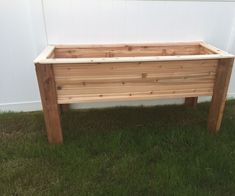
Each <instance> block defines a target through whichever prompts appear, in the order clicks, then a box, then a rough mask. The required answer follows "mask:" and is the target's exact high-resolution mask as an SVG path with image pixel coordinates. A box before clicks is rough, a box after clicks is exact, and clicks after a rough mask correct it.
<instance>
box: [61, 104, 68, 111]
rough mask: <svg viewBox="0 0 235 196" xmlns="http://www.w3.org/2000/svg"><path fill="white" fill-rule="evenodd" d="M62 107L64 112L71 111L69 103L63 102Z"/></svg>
mask: <svg viewBox="0 0 235 196" xmlns="http://www.w3.org/2000/svg"><path fill="white" fill-rule="evenodd" d="M60 109H61V111H62V112H68V111H69V104H61V105H60Z"/></svg>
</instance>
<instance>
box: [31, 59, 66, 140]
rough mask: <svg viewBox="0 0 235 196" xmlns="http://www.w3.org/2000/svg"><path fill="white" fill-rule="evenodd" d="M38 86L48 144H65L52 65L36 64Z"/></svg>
mask: <svg viewBox="0 0 235 196" xmlns="http://www.w3.org/2000/svg"><path fill="white" fill-rule="evenodd" d="M35 68H36V73H37V79H38V85H39V90H40V95H41V101H42V107H43V113H44V119H45V124H46V129H47V138H48V142H49V143H51V144H61V143H63V135H62V128H61V122H60V109H59V105H58V103H57V93H56V84H55V78H54V73H53V65H51V64H38V63H37V64H35Z"/></svg>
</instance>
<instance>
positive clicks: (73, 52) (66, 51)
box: [55, 45, 200, 58]
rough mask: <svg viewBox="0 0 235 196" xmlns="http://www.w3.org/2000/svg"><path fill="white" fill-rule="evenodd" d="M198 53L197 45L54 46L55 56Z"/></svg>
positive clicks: (92, 56)
mask: <svg viewBox="0 0 235 196" xmlns="http://www.w3.org/2000/svg"><path fill="white" fill-rule="evenodd" d="M196 54H200V46H199V45H186V46H180V45H176V46H149V45H143V46H138V45H137V46H134V45H125V46H119V47H117V46H113V47H104V46H103V47H90V48H89V47H77V48H56V49H55V58H94V57H96V58H98V57H136V56H170V55H196Z"/></svg>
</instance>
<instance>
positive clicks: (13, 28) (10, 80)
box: [0, 0, 235, 110]
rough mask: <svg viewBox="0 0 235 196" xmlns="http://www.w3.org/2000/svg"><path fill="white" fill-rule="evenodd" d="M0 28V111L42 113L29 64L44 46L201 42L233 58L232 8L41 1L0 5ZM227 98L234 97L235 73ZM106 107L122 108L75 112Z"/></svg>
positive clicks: (234, 9)
mask: <svg viewBox="0 0 235 196" xmlns="http://www.w3.org/2000/svg"><path fill="white" fill-rule="evenodd" d="M43 11H44V12H43ZM43 13H44V14H43ZM0 26H1V30H0V43H1V45H0V58H1V63H0V68H1V71H0V110H35V109H39V108H40V102H39V100H40V98H39V93H38V87H37V82H36V77H35V72H34V66H33V64H32V61H33V58H34V57H35V56H36V54H38V53H39V52H40V51H41V49H42V48H43V47H44V46H45V45H46V43H47V41H48V42H49V43H50V44H56V43H120V42H159V41H178V40H205V41H207V42H209V43H211V44H213V45H215V46H217V47H219V48H221V49H225V50H229V51H230V52H233V53H235V43H234V42H235V3H234V2H230V3H228V2H226V3H224V2H223V3H222V2H163V1H162V2H161V1H146V0H145V1H133V0H132V1H127V0H126V1H124V0H99V1H98V0H93V1H92V0H44V1H43V5H42V2H41V1H40V0H15V1H0ZM229 93H230V95H235V73H234V74H233V78H232V82H231V85H230V89H229ZM179 102H182V100H179V101H178V103H179ZM141 103H145V104H156V103H165V102H156V101H149V102H141ZM122 104H128V103H122ZM132 104H135V105H136V104H140V102H134V103H132ZM107 105H109V106H110V105H120V103H111V104H110V103H108V104H98V105H97V104H89V105H86V104H81V105H79V106H80V107H87V106H92V107H93V106H95V107H97V106H100V107H103V106H107Z"/></svg>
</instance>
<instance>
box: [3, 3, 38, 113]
mask: <svg viewBox="0 0 235 196" xmlns="http://www.w3.org/2000/svg"><path fill="white" fill-rule="evenodd" d="M30 9H31V7H30V4H29V1H28V0H15V1H0V28H1V29H0V43H1V45H0V59H1V61H0V110H33V109H38V108H39V107H40V103H39V102H38V100H39V93H38V88H37V82H36V77H35V73H34V66H33V64H32V60H33V58H34V57H35V56H36V55H37V53H38V52H39V51H37V50H36V45H35V43H36V42H35V41H36V40H37V38H36V37H35V32H34V31H33V29H32V20H31V18H32V15H31V10H30ZM40 41H41V40H40Z"/></svg>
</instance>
